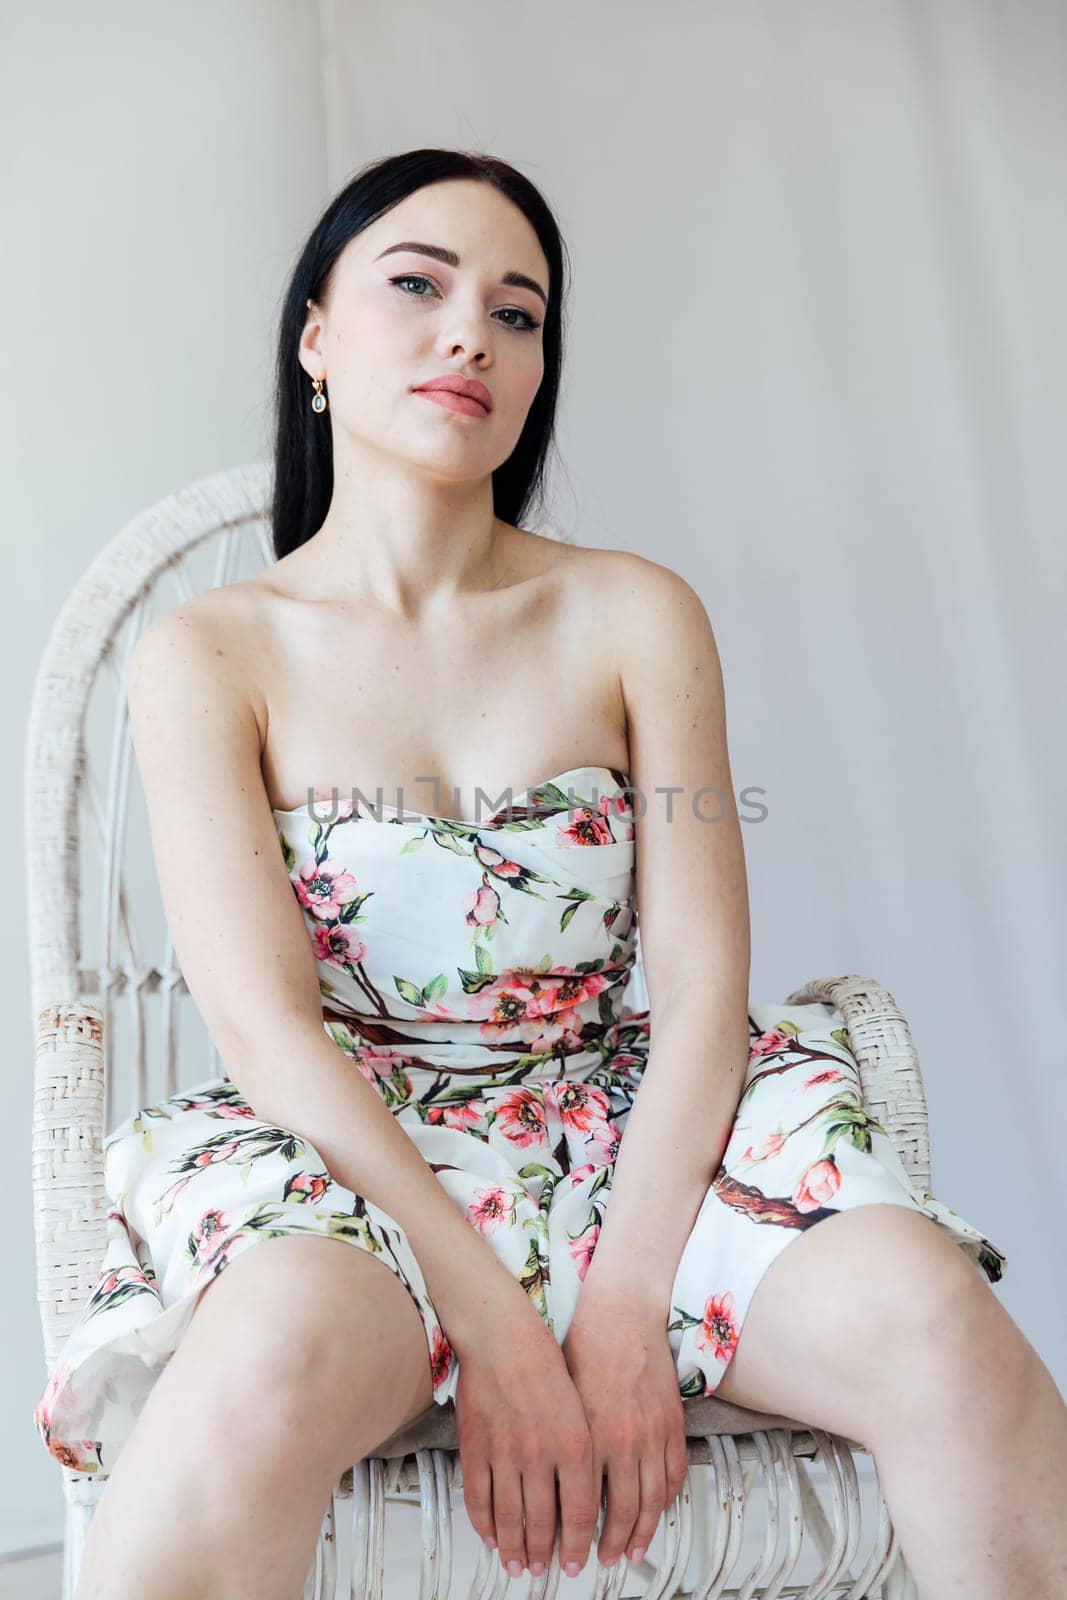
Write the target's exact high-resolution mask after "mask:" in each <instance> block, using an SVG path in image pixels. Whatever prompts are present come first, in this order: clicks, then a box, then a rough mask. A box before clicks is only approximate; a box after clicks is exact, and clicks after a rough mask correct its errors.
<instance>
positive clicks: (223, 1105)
mask: <svg viewBox="0 0 1067 1600" xmlns="http://www.w3.org/2000/svg"><path fill="white" fill-rule="evenodd" d="M212 1110H213V1111H214V1114H215V1116H217V1117H222V1118H223V1119H224V1120H230V1121H240V1122H247V1121H248V1120H249V1118H254V1117H255V1112H254V1111H253V1110H252V1107H251V1106H250V1105H249V1104H248V1102H247V1101H246V1100H218V1101H216V1102H215V1103H214V1105H213V1106H212Z"/></svg>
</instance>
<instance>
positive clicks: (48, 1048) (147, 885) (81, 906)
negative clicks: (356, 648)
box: [25, 461, 644, 1370]
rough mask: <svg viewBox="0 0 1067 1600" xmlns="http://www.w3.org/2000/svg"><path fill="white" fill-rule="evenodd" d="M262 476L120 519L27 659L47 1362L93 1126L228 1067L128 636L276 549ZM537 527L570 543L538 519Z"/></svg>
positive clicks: (97, 1150) (82, 1247)
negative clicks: (135, 721)
mask: <svg viewBox="0 0 1067 1600" xmlns="http://www.w3.org/2000/svg"><path fill="white" fill-rule="evenodd" d="M272 483H273V478H272V464H271V463H270V462H266V461H264V462H256V463H252V464H251V465H248V466H243V467H235V468H232V469H229V470H226V471H224V472H219V473H215V474H213V475H212V476H210V477H206V478H202V479H200V480H199V481H197V482H195V483H192V484H190V485H189V486H188V487H187V488H184V489H180V490H179V491H178V492H177V493H176V494H172V495H170V496H168V497H167V498H165V499H163V500H161V501H159V502H158V503H157V504H155V505H153V506H150V507H149V508H148V509H147V510H145V511H143V512H141V513H140V514H139V515H138V516H136V517H135V518H133V520H132V521H131V522H129V523H128V524H127V525H126V526H125V527H124V528H122V529H121V530H120V532H119V533H117V534H116V535H115V537H114V538H113V539H111V540H110V541H109V543H108V544H107V545H106V546H105V548H104V549H103V550H102V551H101V552H100V554H99V556H97V558H96V560H95V561H93V563H92V565H91V566H90V567H89V568H88V570H87V571H86V572H85V574H84V576H83V577H82V578H81V580H80V581H79V582H78V584H77V585H76V586H75V588H74V590H73V591H72V592H71V594H70V596H69V597H68V599H67V601H66V603H65V604H64V606H63V608H62V610H61V611H60V613H59V615H58V617H57V618H56V621H55V624H54V626H53V628H52V631H51V634H50V636H49V639H48V643H47V645H46V648H45V652H44V655H43V657H42V660H41V664H40V667H39V670H38V674H37V678H36V683H35V687H34V694H33V699H32V705H31V712H30V722H29V731H28V741H27V750H26V856H25V859H26V887H27V915H28V919H29V939H30V969H31V978H32V994H33V1001H32V1003H33V1015H34V1018H35V1020H36V1024H37V1051H36V1070H35V1089H34V1125H33V1190H34V1216H35V1235H36V1241H37V1275H38V1301H39V1305H40V1308H41V1316H42V1323H43V1326H44V1336H45V1351H46V1359H47V1362H48V1366H49V1370H51V1368H52V1365H53V1361H54V1357H55V1354H56V1352H57V1351H58V1349H59V1347H60V1345H61V1344H62V1342H63V1340H64V1338H65V1337H66V1333H67V1331H68V1330H69V1328H70V1327H71V1326H72V1324H73V1323H74V1322H75V1321H76V1320H77V1318H78V1316H79V1315H80V1313H81V1309H82V1307H83V1306H84V1304H85V1302H86V1300H87V1298H88V1296H89V1294H90V1292H91V1290H92V1288H93V1286H94V1284H95V1282H96V1280H97V1278H98V1276H99V1272H100V1269H101V1265H102V1259H103V1251H104V1245H105V1218H106V1208H107V1197H106V1195H105V1192H104V1184H103V1142H104V1136H105V1133H106V1132H109V1131H110V1130H111V1128H112V1127H114V1126H115V1125H116V1123H117V1122H118V1121H120V1120H121V1119H122V1118H124V1117H125V1116H127V1115H129V1114H130V1113H132V1112H133V1111H135V1110H137V1109H139V1108H140V1107H142V1106H146V1105H150V1104H153V1103H154V1102H155V1101H156V1100H158V1099H162V1098H164V1097H166V1096H168V1095H171V1094H174V1093H176V1092H177V1091H178V1090H179V1089H180V1088H181V1087H182V1086H183V1085H185V1084H190V1083H193V1082H197V1081H201V1080H203V1079H204V1078H207V1077H210V1076H213V1075H215V1074H216V1073H218V1074H221V1072H222V1070H223V1068H222V1065H221V1062H220V1060H219V1056H218V1052H217V1050H216V1049H215V1046H214V1043H213V1041H212V1040H211V1038H210V1035H209V1034H208V1032H207V1029H206V1028H205V1027H204V1024H203V1021H202V1019H201V1018H200V1015H199V1012H198V1011H197V1009H196V1006H195V1004H194V1003H193V1001H192V998H191V996H189V993H188V990H187V988H186V985H185V982H184V979H183V977H182V974H181V970H180V968H179V966H178V963H177V961H176V959H175V953H174V945H173V941H172V939H171V936H170V930H169V928H168V926H167V922H166V917H165V914H164V912H163V906H162V901H161V896H160V893H159V884H158V879H157V876H156V872H155V867H154V861H153V856H152V847H151V835H150V830H149V822H148V816H147V809H146V806H145V802H144V795H143V790H142V788H141V784H140V781H139V779H138V778H137V769H136V763H135V761H134V759H133V748H132V744H131V740H130V730H129V721H128V712H127V706H126V692H125V685H126V670H127V665H128V661H129V656H130V651H131V650H132V647H133V644H134V642H135V640H136V639H137V637H138V635H139V633H140V632H141V630H142V629H143V628H144V627H145V626H146V625H147V624H148V623H149V622H150V621H152V620H153V618H154V617H155V616H157V615H159V614H161V613H162V612H163V611H166V610H169V609H171V608H172V607H173V606H174V605H175V604H178V603H180V602H181V601H183V600H186V599H188V598H189V597H190V596H192V595H193V594H195V593H198V592H200V591H202V590H204V589H207V588H210V587H214V586H217V585H219V584H224V583H232V582H236V581H238V580H239V579H240V578H242V577H245V576H248V575H251V574H252V573H253V572H256V571H261V570H262V569H263V567H265V566H268V565H270V564H272V563H273V561H274V559H275V558H274V551H273V547H272V543H271V537H270V499H271V491H272ZM535 531H537V532H539V533H542V534H544V535H546V536H548V537H551V538H558V539H561V540H562V541H564V542H568V543H569V542H572V541H571V539H570V536H569V535H568V534H567V533H565V532H564V531H563V530H561V529H559V528H558V527H557V526H555V525H554V524H553V523H551V522H542V523H540V524H537V525H536V527H535ZM642 985H643V980H641V979H638V980H637V986H636V993H637V996H638V998H637V1002H636V1003H638V1004H641V1003H644V1002H643V1001H642V999H641V994H642ZM631 1003H634V1002H633V1001H631ZM179 1024H180V1025H179Z"/></svg>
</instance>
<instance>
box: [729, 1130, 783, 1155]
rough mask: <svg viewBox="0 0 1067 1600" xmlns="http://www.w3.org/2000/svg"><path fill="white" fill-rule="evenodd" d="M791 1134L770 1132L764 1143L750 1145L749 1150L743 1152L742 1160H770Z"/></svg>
mask: <svg viewBox="0 0 1067 1600" xmlns="http://www.w3.org/2000/svg"><path fill="white" fill-rule="evenodd" d="M788 1138H789V1135H788V1134H787V1133H782V1132H781V1131H779V1132H777V1133H769V1134H768V1135H767V1137H766V1139H764V1140H763V1142H762V1144H757V1145H751V1144H750V1145H749V1146H748V1149H747V1150H743V1151H742V1152H741V1160H742V1161H769V1160H770V1158H771V1157H772V1156H776V1155H777V1154H778V1152H779V1150H781V1149H782V1147H783V1145H784V1144H785V1143H786V1141H787V1140H788Z"/></svg>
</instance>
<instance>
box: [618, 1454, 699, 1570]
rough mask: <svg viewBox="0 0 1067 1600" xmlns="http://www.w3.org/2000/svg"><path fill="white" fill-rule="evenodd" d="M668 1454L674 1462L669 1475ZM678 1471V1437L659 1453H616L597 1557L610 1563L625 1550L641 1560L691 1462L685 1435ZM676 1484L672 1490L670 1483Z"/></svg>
mask: <svg viewBox="0 0 1067 1600" xmlns="http://www.w3.org/2000/svg"><path fill="white" fill-rule="evenodd" d="M668 1454H669V1459H670V1462H671V1468H670V1476H668V1467H667V1461H668ZM681 1460H682V1462H685V1468H683V1469H682V1470H681V1472H680V1475H679V1466H680V1462H679V1454H678V1447H677V1441H674V1442H673V1443H672V1445H671V1446H670V1447H668V1450H664V1451H661V1452H660V1453H659V1454H655V1453H653V1454H651V1455H643V1456H637V1455H635V1454H632V1453H631V1454H628V1455H625V1456H624V1455H620V1454H616V1455H615V1456H614V1457H613V1458H612V1460H611V1461H610V1462H609V1463H608V1469H607V1475H608V1507H607V1514H606V1515H605V1517H604V1526H603V1528H602V1529H601V1533H600V1543H599V1545H598V1546H597V1560H598V1561H599V1562H600V1563H601V1565H602V1566H606V1567H610V1566H612V1565H614V1563H615V1562H616V1561H617V1560H618V1558H619V1556H620V1555H622V1554H623V1552H624V1551H625V1553H626V1555H627V1557H628V1559H629V1560H631V1561H640V1560H641V1558H642V1556H643V1555H644V1553H645V1551H646V1550H647V1549H648V1547H649V1545H650V1544H651V1543H652V1539H653V1536H654V1534H655V1532H656V1529H657V1528H658V1527H659V1522H660V1518H661V1517H662V1515H663V1512H664V1509H665V1508H666V1507H667V1506H668V1505H671V1504H673V1502H674V1500H675V1498H676V1497H677V1495H678V1492H679V1490H680V1488H681V1485H682V1484H683V1483H684V1482H685V1476H686V1469H687V1467H688V1462H687V1460H686V1457H685V1439H684V1437H683V1439H682V1457H681ZM672 1483H676V1484H677V1488H674V1489H673V1490H671V1488H670V1485H671V1484H672Z"/></svg>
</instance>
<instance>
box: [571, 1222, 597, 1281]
mask: <svg viewBox="0 0 1067 1600" xmlns="http://www.w3.org/2000/svg"><path fill="white" fill-rule="evenodd" d="M599 1237H600V1224H599V1222H594V1223H593V1226H592V1227H591V1228H586V1230H585V1232H584V1233H581V1234H579V1235H578V1237H577V1239H572V1240H571V1241H570V1250H571V1260H572V1261H573V1262H574V1266H575V1270H576V1272H577V1273H578V1281H579V1282H580V1283H584V1282H585V1275H586V1273H587V1272H588V1271H589V1263H590V1262H591V1261H592V1259H593V1251H594V1250H595V1249H596V1242H597V1240H598V1239H599Z"/></svg>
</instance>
